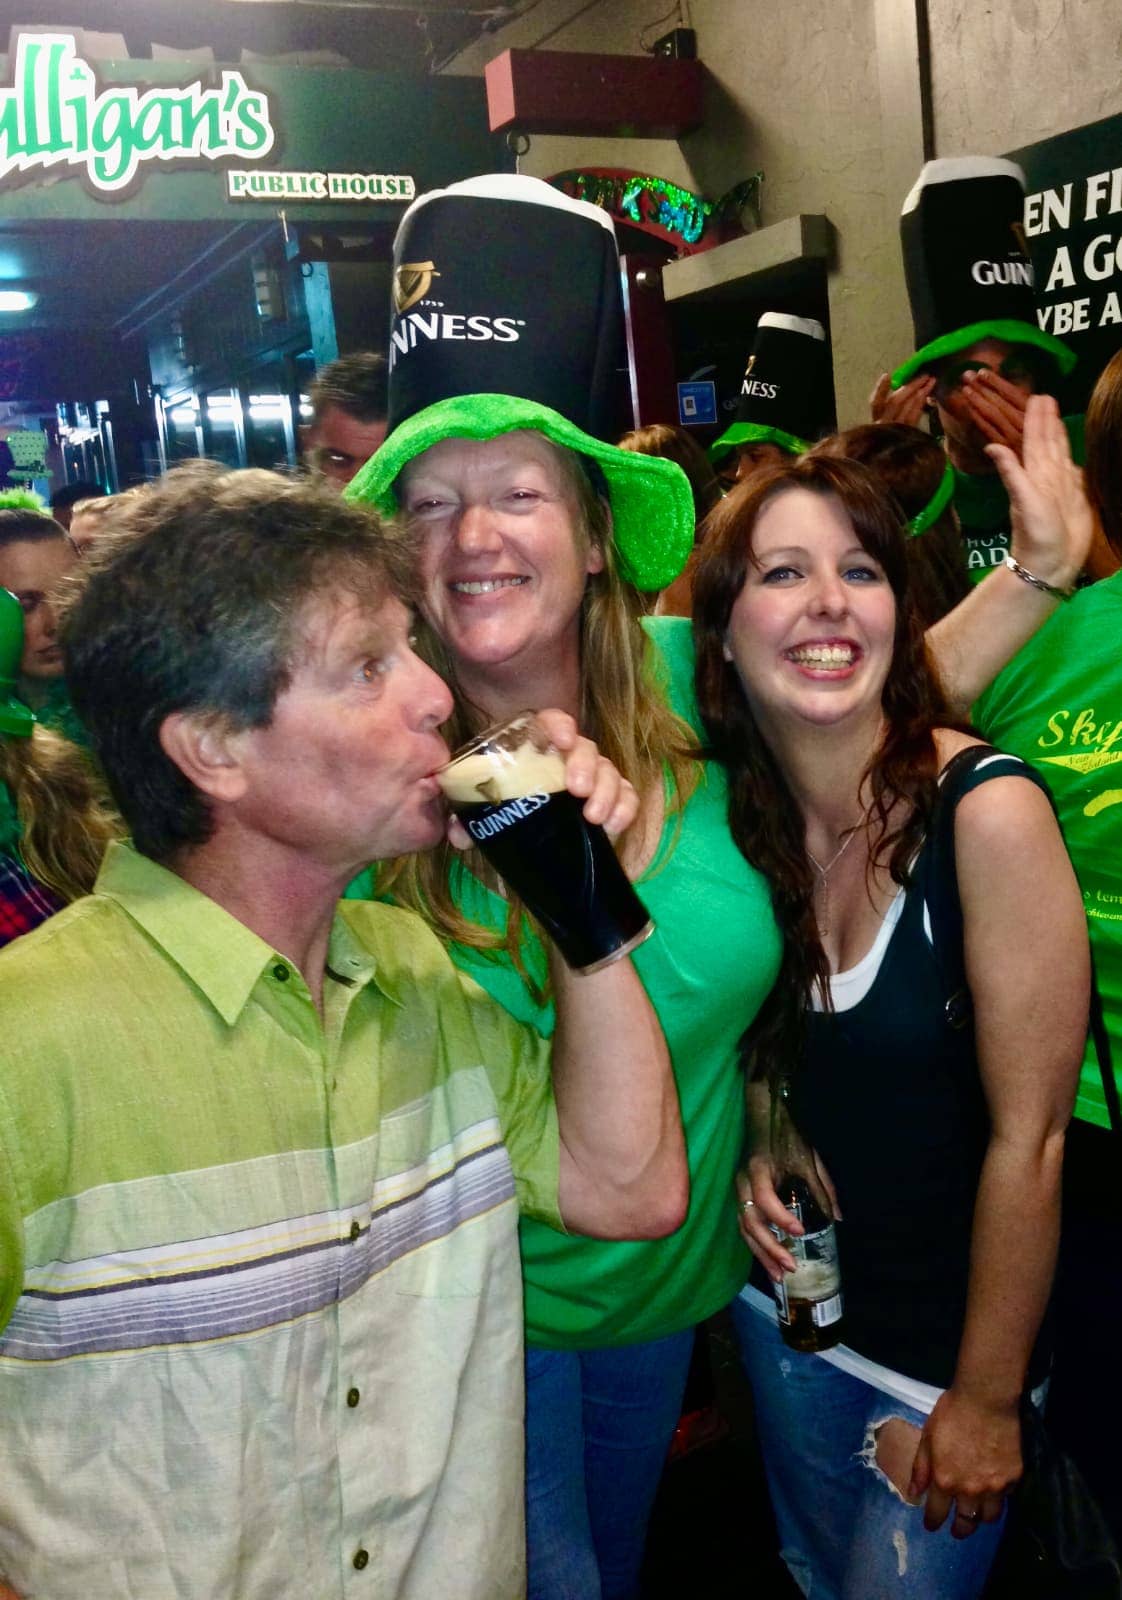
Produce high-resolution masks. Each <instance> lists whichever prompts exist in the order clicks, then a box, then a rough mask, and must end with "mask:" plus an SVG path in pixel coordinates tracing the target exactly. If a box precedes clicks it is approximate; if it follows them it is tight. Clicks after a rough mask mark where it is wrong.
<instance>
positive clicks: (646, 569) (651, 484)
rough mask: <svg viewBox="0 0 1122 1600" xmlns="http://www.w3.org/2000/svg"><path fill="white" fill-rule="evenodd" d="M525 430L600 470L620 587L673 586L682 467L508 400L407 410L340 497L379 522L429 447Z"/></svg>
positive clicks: (684, 542) (687, 510)
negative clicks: (403, 477) (373, 513)
mask: <svg viewBox="0 0 1122 1600" xmlns="http://www.w3.org/2000/svg"><path fill="white" fill-rule="evenodd" d="M529 430H532V431H535V432H537V433H542V434H544V435H545V437H546V438H547V439H549V440H550V441H551V442H552V443H553V444H556V445H560V446H561V447H562V449H566V450H575V451H576V452H577V454H578V455H582V456H587V457H588V458H589V459H590V460H592V461H595V462H596V464H597V465H598V466H599V468H600V470H601V471H602V472H603V474H604V477H605V479H606V480H607V484H608V495H609V499H610V502H611V509H612V542H613V544H614V546H615V551H616V557H617V560H618V563H619V569H620V573H621V575H622V576H623V577H624V578H625V579H626V580H627V582H628V583H632V584H634V585H635V587H636V588H637V589H643V590H647V591H653V590H655V589H665V588H666V586H667V584H670V583H673V581H674V579H675V578H676V577H677V576H678V574H679V573H680V572H681V571H682V568H683V567H684V566H685V564H686V562H687V560H688V559H689V555H690V552H691V550H692V549H693V544H694V504H693V491H692V490H691V488H690V485H689V479H688V478H687V477H686V475H685V473H684V472H683V471H682V469H681V468H680V467H679V466H677V465H676V463H675V462H673V461H667V460H664V459H663V457H662V456H647V455H640V454H639V453H638V452H637V451H631V450H620V449H617V447H616V446H615V445H613V444H605V442H604V441H603V440H602V439H595V438H593V437H592V435H591V434H588V433H585V432H584V431H583V430H582V429H580V428H578V427H577V426H576V425H575V424H574V423H572V422H570V421H569V419H568V418H567V417H563V416H562V415H561V413H560V412H559V411H554V410H552V408H551V407H549V406H544V405H539V404H537V403H536V402H535V401H533V400H523V399H520V398H519V397H518V396H515V395H508V394H466V395H455V396H453V397H452V398H450V399H447V400H438V401H437V402H436V404H435V405H431V406H426V407H425V409H424V410H423V411H418V412H415V413H414V415H413V416H411V417H408V418H407V419H406V420H405V421H404V422H402V423H401V424H400V425H399V426H398V427H396V428H395V429H394V430H393V432H392V433H391V434H390V435H389V436H388V437H387V439H386V441H385V443H384V444H382V445H381V446H380V448H379V449H378V450H377V451H376V452H375V454H374V455H372V456H371V458H370V460H369V461H368V462H367V463H366V465H365V466H364V467H363V468H362V469H361V470H360V471H359V472H358V473H357V474H356V476H355V477H354V478H353V480H352V481H351V483H350V484H349V485H348V487H347V489H346V491H345V493H346V496H347V498H348V499H349V500H361V501H365V502H366V503H368V504H371V505H373V506H374V507H375V508H376V509H377V510H378V511H380V512H381V513H382V515H383V516H393V515H394V514H395V513H396V512H397V510H398V504H397V496H396V494H395V492H394V485H395V483H396V482H397V479H398V477H399V475H400V474H401V472H402V471H403V470H404V468H405V467H407V466H408V465H409V463H410V461H413V460H415V459H416V457H417V456H419V455H422V454H423V453H424V452H425V451H426V450H429V449H431V448H432V446H433V445H434V444H440V443H442V442H443V440H445V439H495V438H498V437H499V435H500V434H504V433H514V432H519V431H529Z"/></svg>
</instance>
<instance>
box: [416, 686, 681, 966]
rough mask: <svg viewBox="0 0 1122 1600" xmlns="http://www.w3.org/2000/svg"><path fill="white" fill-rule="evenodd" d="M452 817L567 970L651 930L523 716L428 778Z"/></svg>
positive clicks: (619, 949)
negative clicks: (432, 778)
mask: <svg viewBox="0 0 1122 1600" xmlns="http://www.w3.org/2000/svg"><path fill="white" fill-rule="evenodd" d="M437 776H438V778H439V780H440V787H441V788H442V789H443V791H444V795H445V798H446V799H447V801H448V803H449V805H450V806H451V807H452V810H453V811H454V812H455V813H456V815H457V817H459V819H460V821H461V822H462V823H463V825H464V827H465V828H466V829H467V831H468V833H470V834H471V837H472V838H473V840H474V841H475V843H476V845H477V846H478V847H479V849H480V850H482V852H483V854H484V855H485V856H486V857H487V859H488V861H490V863H491V865H492V866H493V867H494V868H495V870H496V871H497V872H499V873H501V875H502V876H503V877H504V878H505V879H506V881H507V883H508V884H509V885H510V886H511V888H512V889H513V890H514V891H515V892H516V893H517V894H518V895H520V896H521V898H522V900H523V901H524V902H525V904H526V906H527V908H528V909H529V910H530V911H531V912H532V914H533V915H534V916H535V917H536V918H537V919H538V921H539V922H540V923H541V924H542V926H543V927H544V928H545V930H546V932H547V933H548V934H549V936H550V938H551V939H552V940H553V942H554V944H555V945H556V946H557V948H558V949H559V950H560V952H561V954H562V955H563V956H564V958H565V960H566V961H567V962H568V964H569V966H570V967H574V968H575V969H576V970H577V971H578V972H595V971H596V970H597V969H598V968H599V967H604V966H607V964H608V963H609V962H610V961H616V960H618V958H619V957H620V956H625V955H627V953H628V952H629V951H631V950H634V949H635V947H636V945H639V944H642V942H643V940H644V939H646V938H647V937H648V936H649V935H650V934H651V933H653V932H654V923H653V922H652V921H651V919H650V917H649V915H648V914H647V908H646V907H645V906H644V904H643V902H642V901H641V900H640V899H639V896H638V895H637V894H636V893H635V890H634V889H633V888H632V887H631V884H630V882H629V881H628V878H627V874H626V873H625V872H624V870H623V868H622V867H621V866H620V864H619V862H618V861H617V860H616V856H615V852H614V851H613V849H612V846H611V842H610V840H609V839H608V836H607V834H606V833H605V832H604V830H603V828H600V827H597V826H595V825H594V824H592V823H589V822H586V821H585V820H584V817H583V815H582V810H583V807H584V801H583V800H580V799H578V798H577V796H576V795H572V794H570V793H569V791H568V789H567V788H566V785H565V762H564V760H563V759H562V757H561V756H560V755H559V753H558V752H557V751H556V750H555V749H554V748H553V746H552V745H551V744H550V742H549V736H548V734H547V733H546V732H545V730H544V729H543V728H542V726H541V724H540V723H539V722H538V720H537V718H536V717H535V716H534V714H533V712H532V711H524V712H522V713H521V714H520V715H519V716H517V717H514V718H513V719H512V720H511V721H510V722H507V723H504V724H503V725H502V726H501V727H497V728H492V729H490V730H489V731H488V732H486V733H483V734H481V735H480V736H479V737H478V738H477V739H473V740H472V742H471V743H470V744H469V745H466V746H465V747H464V749H463V750H461V751H459V752H458V754H457V755H456V756H454V757H453V759H452V761H451V762H450V763H449V764H448V766H446V767H445V768H444V769H443V770H442V771H441V772H439V773H438V774H437Z"/></svg>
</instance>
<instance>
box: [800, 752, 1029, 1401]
mask: <svg viewBox="0 0 1122 1600" xmlns="http://www.w3.org/2000/svg"><path fill="white" fill-rule="evenodd" d="M1014 774H1015V775H1018V776H1021V777H1025V778H1028V779H1029V780H1030V781H1037V782H1038V781H1039V780H1037V779H1036V776H1035V774H1034V773H1033V772H1032V771H1031V769H1029V768H1028V767H1026V766H1025V764H1024V763H1023V762H1022V761H1020V760H1018V759H1017V758H1016V757H1015V756H1005V755H998V754H997V753H996V752H994V754H993V756H992V757H990V758H989V759H988V760H984V761H983V762H982V764H981V765H980V766H979V767H977V768H975V769H974V771H973V772H971V773H970V775H969V777H968V778H966V779H965V781H964V782H963V783H962V785H961V789H960V793H966V792H968V791H969V790H970V789H973V788H976V787H977V786H978V784H980V783H985V782H987V781H988V780H989V779H990V778H995V777H1007V776H1010V775H1014ZM1041 787H1043V785H1041ZM931 854H932V851H931V850H930V849H929V847H928V845H924V846H923V847H922V848H921V850H920V852H919V855H918V857H917V858H916V862H915V867H914V870H913V873H912V877H911V881H910V883H909V885H908V887H907V889H906V891H905V898H904V906H903V910H902V912H901V915H900V919H899V921H898V923H897V925H896V927H895V929H894V930H893V932H892V934H891V937H890V939H889V941H888V945H887V948H886V949H885V951H884V955H883V958H882V961H881V965H880V969H879V971H878V972H877V974H876V976H875V978H874V979H873V982H872V985H871V987H870V988H869V990H868V992H867V993H866V994H865V996H864V997H863V998H862V999H861V1000H859V1001H858V1002H857V1003H856V1005H854V1006H853V1007H852V1008H851V1009H849V1010H846V1011H841V1012H812V1013H811V1014H810V1015H809V1016H808V1018H807V1047H806V1056H805V1060H804V1065H803V1070H802V1072H801V1073H799V1074H798V1075H797V1078H796V1082H795V1083H794V1085H793V1086H792V1111H793V1113H794V1117H795V1120H796V1122H797V1123H798V1125H799V1126H800V1127H801V1129H802V1130H803V1132H804V1134H805V1135H806V1137H807V1138H808V1139H809V1140H810V1142H811V1143H812V1144H813V1145H814V1146H815V1147H816V1148H817V1149H818V1151H819V1152H820V1154H821V1155H822V1157H823V1159H824V1161H825V1163H826V1166H827V1167H828V1169H829V1171H830V1174H831V1176H832V1177H833V1180H834V1183H835V1184H836V1186H837V1191H838V1201H839V1204H840V1206H841V1210H842V1214H843V1216H844V1218H845V1220H844V1222H842V1223H840V1224H839V1225H838V1250H839V1255H840V1261H841V1269H842V1290H843V1294H844V1297H845V1333H844V1339H845V1343H846V1344H847V1345H849V1346H850V1347H851V1348H852V1349H854V1350H857V1351H858V1352H859V1353H860V1354H861V1355H864V1356H867V1357H868V1358H869V1359H870V1360H872V1361H877V1362H880V1363H881V1364H882V1365H884V1366H887V1367H890V1368H892V1369H893V1370H895V1371H898V1372H902V1373H905V1374H906V1375H908V1376H909V1377H912V1378H918V1379H921V1380H922V1381H924V1382H926V1383H931V1384H936V1385H938V1386H939V1387H940V1388H945V1387H946V1386H947V1385H948V1384H949V1383H950V1382H951V1379H952V1377H953V1375H954V1367H955V1362H956V1358H957V1355H958V1345H959V1340H960V1337H961V1334H962V1327H963V1321H964V1318H965V1312H966V1292H967V1279H968V1274H969V1267H970V1234H971V1224H972V1219H973V1212H974V1197H975V1194H976V1193H977V1188H978V1179H979V1176H980V1173H981V1167H982V1159H983V1156H984V1154H985V1149H986V1144H987V1141H988V1137H989V1119H988V1115H987V1112H986V1104H985V1098H984V1096H983V1093H982V1086H981V1082H980V1079H979V1075H978V1063H977V1058H976V1055H975V1051H974V1033H973V1027H972V1026H971V1024H970V1023H969V1021H968V1022H967V1024H966V1026H965V1027H960V1028H955V1027H953V1026H952V1025H951V1024H950V1022H948V1020H947V1018H946V1015H945V1010H944V1007H945V1001H946V999H947V995H946V993H945V987H946V980H945V976H944V973H941V971H940V966H939V963H938V961H937V959H936V955H935V951H934V949H933V948H932V944H931V941H930V939H929V938H928V935H927V932H926V930H925V926H924V917H925V901H926V899H927V898H928V895H927V894H926V893H925V882H926V881H927V880H928V877H929V873H930V859H931ZM944 966H945V964H944ZM1041 1365H1042V1363H1041V1361H1040V1360H1038V1359H1036V1358H1034V1361H1033V1363H1032V1366H1033V1369H1034V1371H1033V1373H1032V1374H1031V1375H1030V1378H1031V1381H1033V1382H1035V1381H1036V1376H1037V1373H1038V1372H1039V1369H1040V1367H1041Z"/></svg>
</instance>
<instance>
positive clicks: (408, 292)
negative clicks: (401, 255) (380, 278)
mask: <svg viewBox="0 0 1122 1600" xmlns="http://www.w3.org/2000/svg"><path fill="white" fill-rule="evenodd" d="M439 277H440V273H439V272H437V270H436V263H435V262H434V261H403V262H402V263H401V266H400V267H395V268H394V275H393V303H394V305H395V307H396V308H397V310H398V312H399V313H400V312H402V311H408V310H409V307H410V306H415V305H416V304H417V301H418V300H423V299H424V297H425V295H427V294H428V292H429V287H430V285H431V284H432V280H433V279H434V278H439Z"/></svg>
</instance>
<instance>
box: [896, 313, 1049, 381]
mask: <svg viewBox="0 0 1122 1600" xmlns="http://www.w3.org/2000/svg"><path fill="white" fill-rule="evenodd" d="M982 339H1000V340H1002V342H1003V343H1004V344H1032V345H1035V346H1036V348H1037V349H1038V350H1043V351H1044V352H1045V353H1046V354H1047V355H1050V356H1051V357H1052V358H1053V359H1054V360H1055V363H1056V365H1057V366H1058V367H1059V369H1060V372H1061V374H1062V376H1063V377H1065V378H1066V377H1067V375H1068V373H1069V372H1070V371H1071V369H1072V367H1074V365H1075V362H1076V359H1077V358H1076V354H1075V351H1074V350H1071V349H1069V348H1068V346H1067V345H1066V344H1064V342H1063V340H1062V339H1057V338H1056V335H1055V334H1054V333H1045V331H1044V329H1043V328H1038V327H1037V326H1036V325H1035V323H1032V322H1021V321H1020V320H1019V319H1018V318H1010V317H999V318H997V319H996V320H995V321H993V322H971V323H968V324H967V326H966V327H965V328H956V329H955V330H954V332H953V333H944V334H942V335H940V337H939V338H938V339H932V340H931V342H930V344H925V345H924V346H923V347H922V349H920V350H917V351H916V353H915V355H914V356H909V357H908V359H907V360H906V361H905V362H903V363H902V364H901V365H900V366H898V367H897V368H896V371H895V372H894V373H893V374H892V387H893V388H894V389H899V387H900V385H901V384H903V383H907V382H908V380H909V379H910V378H914V377H915V376H916V375H917V374H918V373H920V372H922V371H923V368H924V367H926V366H929V365H930V364H931V363H932V362H933V361H941V360H942V359H943V357H944V356H954V355H957V354H958V352H959V351H960V350H969V348H970V346H971V345H972V344H978V343H979V341H980V340H982Z"/></svg>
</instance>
